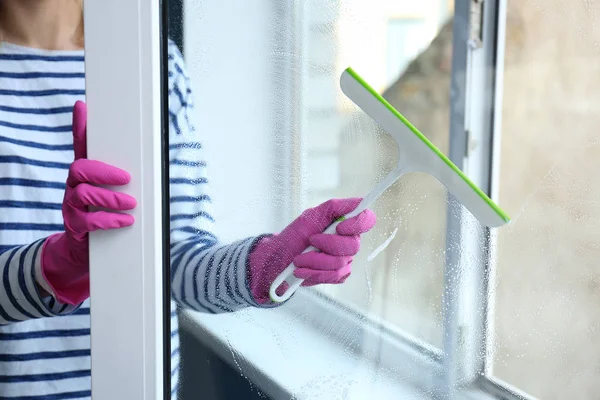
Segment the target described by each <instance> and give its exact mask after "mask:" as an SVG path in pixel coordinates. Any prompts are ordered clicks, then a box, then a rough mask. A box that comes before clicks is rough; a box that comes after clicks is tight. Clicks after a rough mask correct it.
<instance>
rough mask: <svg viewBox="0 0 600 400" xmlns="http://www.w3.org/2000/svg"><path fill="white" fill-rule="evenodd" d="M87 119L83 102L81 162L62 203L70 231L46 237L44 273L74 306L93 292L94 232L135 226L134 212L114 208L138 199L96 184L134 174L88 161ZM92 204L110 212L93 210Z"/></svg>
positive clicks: (77, 139)
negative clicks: (91, 245) (91, 259)
mask: <svg viewBox="0 0 600 400" xmlns="http://www.w3.org/2000/svg"><path fill="white" fill-rule="evenodd" d="M86 121H87V108H86V105H85V103H83V102H81V101H78V102H77V103H75V106H74V107H73V148H74V150H75V161H74V162H73V163H72V164H71V167H70V169H69V176H68V178H67V187H66V191H65V196H64V200H63V205H62V212H63V218H64V223H65V232H63V233H58V234H56V235H52V236H50V237H49V238H48V239H46V241H45V243H44V246H43V249H42V262H41V272H42V275H43V277H44V280H45V283H47V284H48V286H49V287H50V289H51V294H53V295H54V297H55V298H56V299H57V300H58V301H59V302H61V303H66V304H72V305H76V304H79V303H81V302H82V301H84V300H85V299H87V298H88V297H89V295H90V289H89V255H88V233H89V232H92V231H95V230H100V229H118V228H123V227H125V226H129V225H132V224H133V216H131V215H129V214H121V213H115V212H111V211H124V210H131V209H133V208H134V207H135V206H136V200H135V199H134V198H133V197H131V196H129V195H126V194H124V193H118V192H115V191H112V190H109V189H104V188H100V187H97V186H95V185H109V186H120V185H125V184H127V183H129V181H130V180H131V176H130V175H129V173H127V172H126V171H123V170H121V169H119V168H117V167H113V166H111V165H108V164H105V163H103V162H100V161H94V160H88V159H86V156H87V150H86V149H87V145H86ZM89 206H93V207H99V208H102V209H105V210H107V211H94V212H90V211H88V207H89ZM41 286H42V287H44V286H46V285H41Z"/></svg>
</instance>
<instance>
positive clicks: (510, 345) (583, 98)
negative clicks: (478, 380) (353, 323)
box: [492, 0, 600, 399]
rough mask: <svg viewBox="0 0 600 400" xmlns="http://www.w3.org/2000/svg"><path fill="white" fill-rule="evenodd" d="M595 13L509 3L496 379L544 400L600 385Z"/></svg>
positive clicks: (599, 67)
mask: <svg viewBox="0 0 600 400" xmlns="http://www.w3.org/2000/svg"><path fill="white" fill-rule="evenodd" d="M595 8H597V7H596V6H595V5H592V4H589V7H583V6H582V7H571V6H568V5H567V3H564V2H562V1H557V0H549V1H545V2H544V3H543V5H542V3H539V4H534V3H532V2H522V1H519V0H511V1H509V2H508V29H507V33H506V59H505V62H504V74H505V77H504V100H503V114H502V149H501V169H500V202H501V203H502V204H503V206H504V207H506V209H507V212H508V213H509V214H511V216H512V217H513V219H514V220H513V222H512V224H511V225H509V226H508V227H506V228H504V229H503V230H502V231H501V232H500V233H499V244H498V255H499V260H498V265H497V293H496V305H495V321H494V325H495V342H494V343H492V345H493V347H494V354H495V357H494V363H493V374H494V375H495V376H496V377H498V378H500V379H501V380H504V381H506V382H508V383H509V384H511V385H514V386H516V387H518V388H520V389H522V390H525V391H526V392H528V393H530V394H532V395H534V396H536V397H538V398H543V399H567V398H569V399H592V398H596V397H597V394H598V390H599V389H600V386H599V380H598V365H599V364H598V360H600V344H599V342H598V333H599V330H600V313H598V311H597V310H598V304H600V275H599V271H600V270H599V269H598V259H599V257H600V236H599V234H598V232H599V231H598V219H599V217H600V202H599V201H598V199H600V186H599V185H598V184H597V173H596V171H597V170H598V167H599V166H600V165H599V162H600V161H599V160H600V158H599V156H600V151H599V147H598V137H599V136H598V129H599V127H600V124H599V123H600V117H599V115H600V114H599V112H598V109H597V107H598V93H600V80H598V79H596V78H594V77H597V76H598V74H599V73H600V61H599V60H600V58H599V57H598V50H597V49H598V47H597V43H598V39H599V38H600V37H599V36H598V30H597V27H596V25H595V24H596V18H595V16H596V14H595V13H594V12H593V9H595ZM558 21H560V22H558Z"/></svg>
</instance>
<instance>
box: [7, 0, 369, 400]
mask: <svg viewBox="0 0 600 400" xmlns="http://www.w3.org/2000/svg"><path fill="white" fill-rule="evenodd" d="M0 41H1V43H0V208H1V212H0V227H1V228H2V229H1V230H0V277H1V279H2V285H1V287H2V291H0V397H2V398H19V397H22V398H28V399H75V398H77V399H79V398H82V399H83V398H89V397H90V395H91V393H90V343H89V333H90V330H89V327H90V317H89V310H90V309H89V300H88V297H89V272H88V271H89V264H88V233H89V232H91V231H94V230H98V229H121V228H126V227H127V226H130V225H131V224H133V223H134V220H133V217H131V216H130V215H128V214H123V213H115V212H111V211H125V210H130V209H132V208H134V207H135V206H136V201H135V199H134V198H132V197H131V196H129V195H126V194H124V193H120V192H117V191H112V190H108V189H102V188H100V187H98V185H109V186H120V185H125V184H127V183H128V182H129V180H130V176H129V174H128V173H127V172H126V171H123V170H120V169H118V168H116V167H114V166H111V165H107V164H105V163H102V162H101V161H97V160H88V159H87V157H86V141H85V123H86V112H87V110H86V107H85V104H84V103H83V102H82V100H83V99H84V95H85V92H84V89H85V87H84V83H85V82H84V63H83V54H84V53H83V22H82V5H81V2H80V1H77V0H64V1H60V2H57V1H51V0H0ZM168 67H169V88H170V90H169V93H170V98H169V108H170V132H171V133H170V134H171V138H170V139H171V150H170V156H171V204H172V207H171V209H172V215H171V221H172V224H171V243H172V287H173V295H172V296H173V299H174V303H173V304H174V305H173V307H175V303H177V304H178V305H180V306H182V307H188V308H192V309H195V310H200V311H206V312H212V313H221V312H231V311H235V310H238V309H241V308H244V307H248V306H254V307H271V306H274V305H273V304H272V303H271V302H270V300H269V297H268V288H269V285H270V284H271V282H272V281H273V280H274V278H275V277H276V276H277V275H278V274H279V273H280V272H281V271H282V270H283V269H284V268H285V267H286V266H287V265H289V264H290V263H291V262H292V261H293V262H294V264H295V265H296V266H297V269H296V272H295V274H296V276H298V277H301V278H304V279H306V281H305V285H315V284H325V283H342V282H343V281H344V280H345V279H346V278H347V277H348V275H349V274H350V263H351V261H352V256H353V255H355V254H356V253H357V252H358V248H359V242H360V235H361V234H362V233H364V232H367V231H368V230H370V229H371V228H372V227H373V225H374V224H375V216H374V214H373V213H372V212H370V211H365V212H363V213H361V214H360V215H359V216H357V217H355V218H353V219H349V220H347V221H344V222H343V223H341V224H340V225H339V226H338V228H337V234H335V235H323V234H321V232H322V231H323V230H324V229H325V227H326V226H327V225H329V224H330V223H331V222H332V221H333V220H334V219H335V218H337V217H339V216H341V215H344V214H346V213H348V212H350V211H352V210H353V209H354V208H355V207H356V206H357V205H358V202H359V199H347V200H331V201H329V202H326V203H324V204H322V205H320V206H318V207H316V208H314V209H310V210H307V211H305V212H304V213H303V214H302V215H301V216H300V217H298V218H297V219H296V220H295V221H293V222H292V223H291V224H290V225H289V226H288V227H287V228H286V229H284V230H283V231H282V232H281V233H279V234H275V235H264V236H260V237H255V238H247V239H244V240H240V241H238V242H235V243H232V244H227V245H223V244H220V243H218V241H217V239H216V237H215V236H214V235H213V234H212V233H211V232H212V224H213V222H214V221H213V219H212V217H211V215H210V211H209V205H210V197H209V196H208V194H207V179H206V175H205V171H204V166H205V163H204V162H203V161H202V154H201V151H200V147H201V146H200V143H199V138H200V135H201V133H200V132H198V131H196V130H195V129H194V128H193V125H192V124H191V123H190V119H191V117H192V114H193V113H192V111H191V110H192V98H191V91H190V88H189V86H188V77H187V75H186V72H185V68H184V65H183V60H182V57H181V54H180V53H179V51H178V50H177V48H176V46H174V45H173V44H170V46H169V66H168ZM74 105H75V106H74ZM71 121H72V123H71ZM89 206H97V207H102V208H104V209H107V211H101V212H88V207H89ZM309 244H312V245H314V246H315V247H317V248H318V249H320V250H321V252H312V253H306V254H301V253H302V251H303V250H304V249H305V248H306V247H307V246H308V245H309ZM173 310H174V308H173ZM123 312H127V310H126V305H124V309H123ZM172 315H173V319H174V320H173V329H174V333H173V335H172V336H173V340H174V342H173V348H174V350H175V351H174V353H173V354H174V359H173V366H174V369H175V370H174V379H173V381H174V386H173V390H174V391H176V382H177V368H178V351H177V348H178V343H177V342H178V339H177V324H176V322H177V321H176V317H175V313H173V314H172ZM115 328H118V327H115Z"/></svg>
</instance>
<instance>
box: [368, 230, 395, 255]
mask: <svg viewBox="0 0 600 400" xmlns="http://www.w3.org/2000/svg"><path fill="white" fill-rule="evenodd" d="M396 233H398V228H396V229H394V232H392V234H391V235H390V237H389V238H387V239H386V240H385V242H383V243H382V244H380V245H379V247H377V248H376V249H375V250H373V252H372V253H371V254H369V256H368V257H367V262H371V261H373V259H374V258H375V257H377V256H378V255H379V253H381V252H382V251H383V250H385V248H386V247H388V246H389V244H390V243H391V242H392V240H394V237H396Z"/></svg>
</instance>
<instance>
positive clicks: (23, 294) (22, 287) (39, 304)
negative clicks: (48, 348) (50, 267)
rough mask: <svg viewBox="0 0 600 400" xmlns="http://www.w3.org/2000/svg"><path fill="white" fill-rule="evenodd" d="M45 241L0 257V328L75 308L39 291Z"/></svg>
mask: <svg viewBox="0 0 600 400" xmlns="http://www.w3.org/2000/svg"><path fill="white" fill-rule="evenodd" d="M45 240H46V239H40V240H38V241H36V242H34V243H32V244H29V245H25V246H17V247H14V248H11V249H8V250H5V251H4V252H2V254H0V280H1V289H0V325H8V324H11V323H14V322H19V321H26V320H29V319H34V318H43V317H53V316H57V315H66V314H70V313H72V312H73V311H75V310H76V309H77V308H78V306H73V305H69V304H61V303H59V302H57V301H56V300H54V299H53V298H52V297H50V296H48V295H47V294H46V295H44V293H43V292H42V290H40V289H42V288H41V287H40V286H39V284H38V282H40V281H42V279H41V278H40V277H41V253H42V246H43V245H44V241H45Z"/></svg>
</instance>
